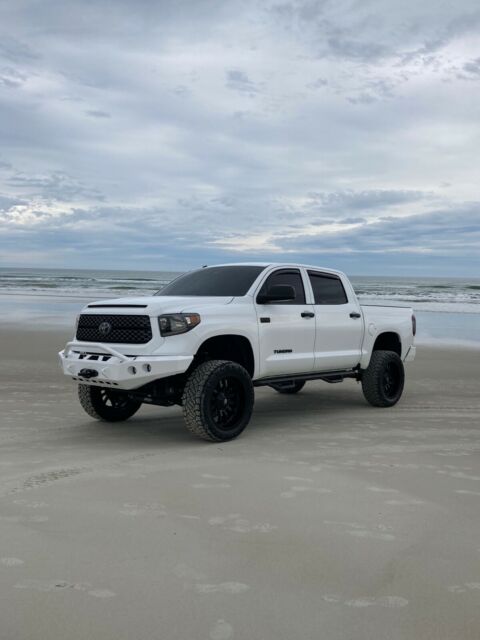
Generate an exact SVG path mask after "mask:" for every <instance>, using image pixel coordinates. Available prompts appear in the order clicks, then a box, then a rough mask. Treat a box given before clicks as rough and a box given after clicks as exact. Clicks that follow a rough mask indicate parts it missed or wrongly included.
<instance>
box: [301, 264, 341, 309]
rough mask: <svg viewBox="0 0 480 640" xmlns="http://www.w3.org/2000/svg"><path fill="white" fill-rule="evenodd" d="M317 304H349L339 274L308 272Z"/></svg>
mask: <svg viewBox="0 0 480 640" xmlns="http://www.w3.org/2000/svg"><path fill="white" fill-rule="evenodd" d="M308 277H309V278H310V282H311V284H312V289H313V297H314V300H315V304H347V302H348V300H347V295H346V293H345V289H344V288H343V284H342V281H341V280H340V278H338V277H337V276H330V275H325V274H320V273H314V272H312V271H309V272H308Z"/></svg>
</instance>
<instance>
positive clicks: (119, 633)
mask: <svg viewBox="0 0 480 640" xmlns="http://www.w3.org/2000/svg"><path fill="white" fill-rule="evenodd" d="M67 337H68V336H67V334H63V333H62V332H61V331H58V332H57V333H53V332H48V331H39V332H34V331H23V330H18V331H14V330H9V331H7V330H3V331H2V332H1V333H0V342H1V353H2V360H1V362H2V366H1V370H0V378H1V385H0V403H1V413H0V447H1V449H0V478H1V483H0V637H1V638H2V640H3V639H4V638H5V639H6V640H45V638H48V639H49V640H57V639H58V640H60V639H61V640H64V639H65V638H69V640H77V639H78V640H80V639H81V640H85V638H101V639H102V640H110V639H112V640H114V639H115V640H127V639H128V640H131V639H135V640H154V639H159V638H161V639H162V640H163V639H165V640H177V639H178V640H201V639H204V638H205V639H207V640H208V639H211V640H229V639H230V638H235V639H236V640H239V639H242V640H243V639H245V640H247V639H248V640H260V639H264V640H270V639H275V640H293V639H297V638H299V639H300V638H301V639H308V640H310V639H320V638H322V639H324V638H325V639H328V640H350V639H351V640H387V639H388V640H407V639H408V640H420V639H421V640H429V639H432V640H467V639H468V640H478V638H479V637H480V533H479V532H480V379H479V369H480V352H479V351H468V350H453V349H451V350H449V349H427V348H420V349H419V351H418V356H417V360H416V362H414V363H412V364H410V365H408V368H407V385H406V391H405V395H404V397H403V399H402V401H401V402H400V404H399V405H397V407H395V408H393V409H387V410H384V409H374V408H372V407H370V406H369V405H367V404H366V403H365V401H364V399H363V396H362V394H361V390H360V388H359V387H358V386H357V384H356V383H355V382H353V381H345V382H344V383H343V384H338V385H327V384H325V383H320V382H318V383H317V382H312V383H308V384H307V386H306V387H305V389H304V391H303V392H301V393H300V394H298V395H297V396H293V397H288V396H281V395H279V394H277V393H275V392H274V391H273V390H270V389H263V388H262V389H257V395H256V406H255V412H254V417H253V420H252V422H251V424H250V426H249V427H248V428H247V430H246V431H245V433H244V434H243V436H242V437H241V438H239V439H238V440H236V441H234V442H231V443H228V444H208V443H204V442H202V441H200V440H196V439H194V438H193V436H191V435H190V434H189V433H188V432H187V431H186V430H185V428H184V426H183V423H182V417H181V411H180V409H179V408H178V407H177V408H169V409H164V408H160V407H154V408H152V407H145V408H142V409H141V410H140V412H139V413H138V414H137V415H136V416H135V417H134V418H132V419H131V420H130V421H128V422H126V423H121V424H104V423H97V422H95V421H92V420H91V419H90V418H89V417H88V416H87V415H86V414H84V413H83V411H82V410H81V408H80V406H79V404H78V402H77V400H76V395H75V386H74V384H73V383H71V382H70V381H68V380H67V379H65V378H64V377H63V376H62V375H61V374H60V373H59V370H58V367H57V363H56V351H57V350H58V349H59V348H61V347H62V346H63V343H64V342H65V340H66V339H67Z"/></svg>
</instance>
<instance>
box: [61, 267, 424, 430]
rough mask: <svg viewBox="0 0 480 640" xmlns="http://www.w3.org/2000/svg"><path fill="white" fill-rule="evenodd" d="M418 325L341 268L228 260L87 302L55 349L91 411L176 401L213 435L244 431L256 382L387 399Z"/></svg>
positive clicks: (394, 393)
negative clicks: (359, 289) (136, 292)
mask: <svg viewBox="0 0 480 640" xmlns="http://www.w3.org/2000/svg"><path fill="white" fill-rule="evenodd" d="M415 329H416V321H415V316H414V315H413V312H412V309H410V308H408V307H380V306H368V305H360V304H359V303H358V300H357V297H356V295H355V292H354V290H353V288H352V285H351V284H350V281H349V280H348V278H347V277H346V276H345V275H344V274H343V273H340V272H338V271H333V270H332V269H323V268H319V267H312V266H305V265H299V264H259V263H255V264H226V265H218V266H212V267H204V268H202V269H199V270H196V271H191V272H189V273H186V274H184V275H182V276H180V277H179V278H177V279H176V280H174V281H172V282H171V283H170V284H168V285H167V286H165V287H164V288H163V289H162V290H161V291H159V292H158V293H156V294H155V295H153V296H147V297H138V298H121V299H116V300H112V299H110V300H104V301H101V302H94V303H91V304H88V305H87V306H86V307H85V308H84V309H83V311H82V313H81V315H80V316H79V317H78V319H77V326H76V336H75V340H74V341H72V342H69V343H67V345H66V347H65V349H64V350H63V351H61V352H60V354H59V356H60V361H61V366H62V368H63V371H64V373H65V374H66V375H67V376H69V377H70V378H72V380H74V381H75V382H77V383H78V393H79V398H80V403H81V405H82V407H83V408H84V409H85V411H86V412H87V413H88V414H89V415H90V416H92V417H94V418H96V419H99V420H107V421H118V420H126V419H127V418H129V417H131V416H132V415H133V414H134V413H135V412H136V411H137V410H138V409H139V407H140V406H141V405H142V403H149V404H157V405H162V406H170V405H174V404H178V405H181V406H182V408H183V415H184V418H185V422H186V425H187V427H188V428H189V429H190V431H192V432H193V433H194V434H195V435H197V436H200V437H201V438H204V439H206V440H211V441H215V442H219V441H225V440H230V439H232V438H235V437H236V436H238V435H239V434H240V433H241V432H242V431H243V430H244V429H245V427H246V426H247V424H248V422H249V421H250V417H251V414H252V409H253V402H254V387H256V386H265V385H267V386H270V387H272V388H273V389H275V390H276V391H278V392H279V393H284V394H289V393H297V392H298V391H300V390H301V389H302V387H303V386H304V384H305V382H306V381H308V380H324V381H326V382H341V381H342V380H344V379H345V378H353V379H354V380H357V381H359V382H361V384H362V389H363V393H364V395H365V398H366V399H367V400H368V402H369V403H370V404H372V405H374V406H376V407H391V406H393V405H394V404H395V403H396V402H398V400H399V399H400V397H401V395H402V392H403V385H404V368H403V363H404V362H405V361H409V360H413V358H414V357H415V346H414V336H415Z"/></svg>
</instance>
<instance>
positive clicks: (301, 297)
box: [258, 269, 305, 304]
mask: <svg viewBox="0 0 480 640" xmlns="http://www.w3.org/2000/svg"><path fill="white" fill-rule="evenodd" d="M274 284H288V285H290V286H291V287H293V288H294V289H295V299H294V300H286V301H285V302H275V304H305V289H304V287H303V280H302V275H301V273H300V271H298V270H297V269H288V270H285V271H275V272H274V273H272V274H271V275H269V276H268V278H267V279H266V280H265V282H264V283H263V286H262V288H261V289H260V291H259V294H258V295H259V296H261V295H264V294H266V293H267V291H268V289H269V288H270V287H271V286H273V285H274Z"/></svg>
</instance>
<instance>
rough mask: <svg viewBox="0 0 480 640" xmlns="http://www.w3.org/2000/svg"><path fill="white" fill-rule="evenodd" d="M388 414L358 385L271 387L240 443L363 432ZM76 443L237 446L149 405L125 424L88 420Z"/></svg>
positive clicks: (259, 398)
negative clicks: (287, 390)
mask: <svg viewBox="0 0 480 640" xmlns="http://www.w3.org/2000/svg"><path fill="white" fill-rule="evenodd" d="M381 413H383V412H379V410H378V409H374V408H372V407H370V406H368V405H367V404H366V402H365V400H364V398H363V396H362V394H361V390H360V389H357V388H356V387H354V386H353V385H349V386H348V387H347V386H345V387H343V388H342V389H339V388H337V387H335V388H328V387H327V388H325V386H323V387H321V386H320V385H318V386H317V385H315V386H313V385H312V387H311V388H310V389H305V390H304V391H302V392H301V393H299V394H297V395H294V396H281V395H280V394H277V393H276V392H275V391H273V390H271V389H261V390H258V391H257V394H256V401H255V406H254V410H253V414H252V419H251V421H250V424H249V425H248V426H247V428H246V429H245V432H244V433H243V434H242V435H241V436H240V438H239V440H238V441H239V442H240V441H242V442H245V439H246V438H248V439H249V440H250V441H251V442H255V440H256V439H257V438H258V437H259V436H260V437H262V438H263V437H264V436H268V435H272V436H273V435H275V434H277V435H278V434H279V433H281V434H282V435H287V434H290V433H294V432H295V430H298V429H299V428H308V429H311V430H312V431H317V432H318V435H319V436H321V434H322V433H325V434H328V435H329V436H331V435H332V434H333V433H345V432H349V431H352V430H354V429H356V428H357V426H358V425H357V424H356V421H357V419H359V420H361V421H362V422H364V421H369V422H373V420H376V419H377V418H378V417H379V415H380V414H381ZM76 429H77V433H76V436H75V437H76V439H78V440H82V439H83V438H84V437H87V438H90V437H95V438H96V439H98V438H99V437H101V438H102V441H103V442H105V441H106V440H108V439H109V438H112V439H114V440H116V441H117V443H118V444H120V443H127V442H128V443H129V444H130V445H131V444H136V445H143V444H150V445H151V444H159V445H162V446H165V445H169V444H172V445H178V444H179V443H180V444H182V443H185V444H188V443H190V444H200V445H201V444H203V445H204V446H209V447H212V446H221V447H224V446H231V445H232V443H233V442H234V441H230V442H229V443H211V442H210V443H209V442H206V441H203V440H201V439H199V438H195V436H194V435H192V434H191V433H190V432H189V431H188V430H187V428H186V427H185V424H184V420H183V415H182V410H181V408H180V407H178V406H174V407H159V406H144V407H142V408H141V409H140V411H139V412H138V413H137V414H136V415H134V416H133V417H132V418H130V419H129V420H127V421H125V422H111V423H109V422H95V421H90V420H88V419H87V421H82V422H81V424H78V423H77V427H76Z"/></svg>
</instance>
